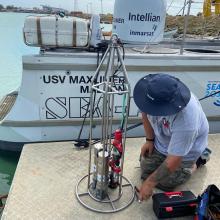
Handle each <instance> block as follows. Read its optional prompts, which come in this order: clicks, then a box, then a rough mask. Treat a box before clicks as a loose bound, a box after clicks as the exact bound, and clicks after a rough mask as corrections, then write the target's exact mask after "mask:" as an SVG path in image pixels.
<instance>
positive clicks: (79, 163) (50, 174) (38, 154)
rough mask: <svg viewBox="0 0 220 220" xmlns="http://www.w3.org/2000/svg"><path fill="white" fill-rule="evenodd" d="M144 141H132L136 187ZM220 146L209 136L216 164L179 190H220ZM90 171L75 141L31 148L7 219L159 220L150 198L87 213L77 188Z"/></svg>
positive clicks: (128, 157) (129, 168)
mask: <svg viewBox="0 0 220 220" xmlns="http://www.w3.org/2000/svg"><path fill="white" fill-rule="evenodd" d="M143 143H144V138H138V139H127V145H126V154H125V165H124V175H125V176H126V177H127V178H129V179H130V180H131V181H132V183H133V184H134V185H136V186H139V185H140V183H141V180H140V169H139V168H138V167H139V162H138V158H139V154H140V147H141V145H142V144H143ZM219 143H220V135H210V136H209V148H210V149H211V150H212V155H211V160H210V161H209V162H208V163H207V165H206V166H203V167H202V168H200V169H198V170H197V171H196V173H195V174H194V176H193V177H192V178H191V179H190V180H189V182H187V183H186V184H184V185H182V186H180V187H179V188H178V189H177V190H191V191H192V192H193V193H194V194H195V195H198V194H200V193H201V192H202V191H203V190H204V189H205V188H206V187H207V186H208V185H209V184H216V185H217V186H218V187H220V166H219V157H220V145H219ZM87 172H88V150H77V149H75V147H74V146H73V143H72V142H58V143H43V144H29V145H26V146H25V147H24V149H23V151H22V154H21V158H20V161H19V164H18V167H17V170H16V173H15V176H14V180H13V183H12V186H11V190H10V193H9V197H8V200H7V203H6V207H5V209H4V212H3V215H2V220H50V219H51V220H62V219H63V220H66V219H67V220H72V219H74V220H75V219H76V220H77V219H80V220H84V219H92V220H96V219H97V220H99V219H100V220H101V219H103V220H105V219H106V220H108V219H109V218H111V220H120V219H126V220H127V219H137V220H139V219H140V220H142V219H146V220H154V219H157V218H156V217H155V215H154V213H153V210H152V200H151V199H149V200H148V201H146V202H143V203H141V204H139V203H138V202H136V201H134V202H133V203H132V204H131V206H129V207H128V208H127V209H125V210H123V211H121V212H118V213H115V214H99V213H95V212H92V211H89V210H87V209H85V208H84V207H83V206H82V205H81V204H80V203H79V202H78V200H77V199H76V196H75V187H76V184H77V182H78V180H79V179H81V177H83V176H84V175H86V174H87ZM155 192H159V190H155ZM180 219H193V218H192V217H185V218H180Z"/></svg>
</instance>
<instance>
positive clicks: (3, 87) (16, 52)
mask: <svg viewBox="0 0 220 220" xmlns="http://www.w3.org/2000/svg"><path fill="white" fill-rule="evenodd" d="M28 15H29V14H23V13H22V14H19V13H3V12H2V13H0V98H2V97H3V96H4V95H6V94H7V93H9V92H12V91H14V90H17V89H18V88H19V85H20V82H21V76H22V55H25V54H33V53H38V51H39V49H38V48H32V47H27V46H26V45H25V44H24V42H23V32H22V29H23V25H24V19H25V17H26V16H28ZM19 156H20V153H12V152H6V151H0V195H1V194H7V193H8V191H9V188H10V184H11V182H12V179H13V176H14V172H15V169H16V166H17V162H18V160H19Z"/></svg>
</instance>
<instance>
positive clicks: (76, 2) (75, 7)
mask: <svg viewBox="0 0 220 220" xmlns="http://www.w3.org/2000/svg"><path fill="white" fill-rule="evenodd" d="M78 10H79V8H78V0H74V11H78Z"/></svg>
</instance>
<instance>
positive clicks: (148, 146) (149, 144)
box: [141, 112, 154, 157]
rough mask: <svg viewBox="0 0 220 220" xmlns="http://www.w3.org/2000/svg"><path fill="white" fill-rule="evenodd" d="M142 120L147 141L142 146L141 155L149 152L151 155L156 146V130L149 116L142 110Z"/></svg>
mask: <svg viewBox="0 0 220 220" xmlns="http://www.w3.org/2000/svg"><path fill="white" fill-rule="evenodd" d="M142 122H143V126H144V131H145V134H146V143H145V144H144V145H143V146H142V148H141V156H143V157H144V156H145V155H146V154H147V153H148V154H149V155H151V153H152V151H153V148H154V141H153V140H154V130H153V128H152V126H151V124H150V122H149V120H148V118H147V115H146V114H145V113H143V112H142Z"/></svg>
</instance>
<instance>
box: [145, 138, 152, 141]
mask: <svg viewBox="0 0 220 220" xmlns="http://www.w3.org/2000/svg"><path fill="white" fill-rule="evenodd" d="M146 141H150V142H154V138H146Z"/></svg>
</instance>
